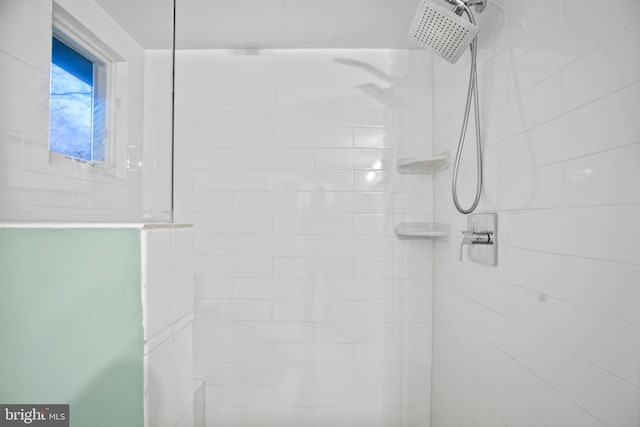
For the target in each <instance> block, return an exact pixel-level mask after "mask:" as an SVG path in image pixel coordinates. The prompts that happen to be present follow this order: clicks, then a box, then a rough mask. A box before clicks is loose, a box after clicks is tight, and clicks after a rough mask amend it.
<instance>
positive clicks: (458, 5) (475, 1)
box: [447, 0, 487, 16]
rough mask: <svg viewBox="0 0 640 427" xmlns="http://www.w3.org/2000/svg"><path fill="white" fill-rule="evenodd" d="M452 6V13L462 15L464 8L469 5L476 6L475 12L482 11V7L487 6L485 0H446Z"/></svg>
mask: <svg viewBox="0 0 640 427" xmlns="http://www.w3.org/2000/svg"><path fill="white" fill-rule="evenodd" d="M447 1H448V2H449V3H451V4H452V5H453V6H454V9H453V13H455V14H456V15H460V16H461V15H462V14H463V13H464V12H465V8H470V7H471V6H475V7H476V13H482V12H483V11H484V8H485V7H487V0H447Z"/></svg>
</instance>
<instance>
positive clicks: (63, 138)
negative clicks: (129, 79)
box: [49, 27, 107, 163]
mask: <svg viewBox="0 0 640 427" xmlns="http://www.w3.org/2000/svg"><path fill="white" fill-rule="evenodd" d="M106 69H107V62H106V61H104V60H101V59H100V58H99V56H98V55H97V54H95V53H94V52H91V51H90V50H89V49H88V48H87V47H85V46H83V45H82V43H81V41H79V40H78V39H77V38H73V37H71V36H69V35H67V34H64V33H63V32H61V31H57V32H56V30H55V27H54V34H53V38H52V49H51V101H50V117H51V118H50V131H49V151H50V152H55V153H60V154H63V155H65V156H67V157H71V158H74V159H80V160H84V161H88V162H98V163H99V162H104V161H105V140H106V114H107V112H106V107H105V105H106V103H105V96H106Z"/></svg>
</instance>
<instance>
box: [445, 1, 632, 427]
mask: <svg viewBox="0 0 640 427" xmlns="http://www.w3.org/2000/svg"><path fill="white" fill-rule="evenodd" d="M501 3H502V4H504V1H503V2H501ZM506 6H507V7H506V11H504V10H501V8H499V7H498V6H496V4H495V3H490V4H489V6H488V8H487V11H486V12H485V13H484V14H483V16H482V17H481V18H480V25H481V26H482V32H481V36H480V62H479V72H480V77H479V78H480V85H481V93H480V96H481V105H482V117H483V127H484V129H483V135H484V137H485V149H484V153H485V166H486V168H485V177H486V182H485V193H484V196H483V199H482V203H481V206H480V207H479V209H478V211H480V212H482V211H491V212H498V214H499V215H498V216H499V225H498V227H499V230H500V238H499V245H500V247H499V260H498V262H499V265H498V266H497V267H487V266H482V265H479V264H474V263H471V262H470V261H468V260H465V261H463V262H461V263H460V262H457V260H456V258H457V251H458V245H459V243H460V240H461V239H460V231H461V230H464V229H465V228H466V218H465V217H464V216H463V215H460V214H458V213H456V212H455V209H454V207H453V203H452V202H451V195H450V182H451V181H450V179H451V171H450V170H448V171H447V172H446V173H443V174H441V175H439V176H438V177H437V178H436V181H435V190H436V194H435V208H436V219H437V221H438V222H445V223H450V224H453V225H454V228H453V235H454V236H455V238H452V239H451V240H450V241H449V242H448V243H446V244H438V245H437V246H436V258H435V289H434V301H435V303H434V348H435V355H434V382H433V386H434V399H433V419H432V421H433V425H434V426H435V427H459V426H481V425H482V426H487V425H490V426H502V425H504V426H509V427H511V426H563V427H567V426H571V427H574V426H575V427H577V426H580V427H586V426H599V427H602V426H607V427H613V426H616V427H631V426H637V425H640V391H639V387H640V363H639V360H640V310H638V301H640V266H639V264H640V255H639V254H640V251H638V249H637V243H636V242H637V241H638V239H640V228H639V227H638V221H637V218H638V217H640V204H639V203H640V187H639V183H640V168H638V165H639V164H640V121H639V120H638V117H639V116H638V111H640V22H639V16H640V3H638V2H637V1H635V0H616V1H611V2H606V4H604V3H602V2H595V1H586V2H585V1H580V2H578V1H568V0H565V1H557V0H554V1H546V0H545V1H524V0H508V1H507V2H506ZM468 64H469V63H468V58H467V57H465V59H464V60H461V61H460V63H458V64H457V65H456V66H455V67H452V66H450V65H448V64H446V63H444V62H442V61H439V60H434V87H435V89H434V112H435V114H434V126H435V129H434V135H435V137H434V141H435V147H436V151H439V150H445V149H453V148H454V147H455V144H456V143H457V135H458V132H459V126H460V122H461V115H462V109H463V108H464V107H463V106H464V101H465V90H466V81H467V80H466V79H467V76H468V74H467V73H468ZM470 135H473V132H470ZM473 143H474V141H473V136H471V139H470V141H469V143H468V146H472V145H473ZM473 156H474V152H473V150H472V149H470V151H469V152H468V154H467V155H466V159H465V161H464V162H463V163H464V166H463V173H462V177H461V182H462V184H463V188H462V192H463V194H465V195H466V196H465V197H466V199H465V200H470V198H471V193H472V192H473V186H474V183H473V177H474V174H475V171H474V169H473V165H472V162H471V161H472V159H473ZM467 203H468V202H465V204H467Z"/></svg>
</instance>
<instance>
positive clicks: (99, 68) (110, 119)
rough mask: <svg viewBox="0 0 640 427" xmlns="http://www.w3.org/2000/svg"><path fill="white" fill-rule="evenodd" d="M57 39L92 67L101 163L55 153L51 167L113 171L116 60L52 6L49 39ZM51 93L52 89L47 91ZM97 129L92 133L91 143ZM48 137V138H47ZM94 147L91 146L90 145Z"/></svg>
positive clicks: (77, 23)
mask: <svg viewBox="0 0 640 427" xmlns="http://www.w3.org/2000/svg"><path fill="white" fill-rule="evenodd" d="M54 37H55V38H56V39H58V40H59V41H61V42H62V43H64V44H65V45H67V46H68V47H70V48H71V49H73V50H75V51H76V52H78V53H79V54H80V55H82V56H83V57H85V58H86V59H88V60H89V61H91V62H93V64H94V76H93V79H94V86H93V91H94V95H93V103H92V108H93V111H92V118H95V114H96V104H98V103H100V104H101V106H102V108H103V112H104V113H103V114H104V120H102V122H103V124H104V129H102V139H103V147H104V148H103V149H104V160H85V159H81V158H78V157H73V156H70V155H67V154H63V153H59V152H56V151H51V149H50V148H48V151H49V163H50V164H61V165H63V164H65V163H69V161H72V162H73V163H80V164H84V165H87V166H90V167H89V168H87V171H90V172H97V173H99V172H105V173H106V172H108V171H110V170H111V171H113V169H114V168H115V158H114V151H115V141H114V138H113V135H114V134H115V125H116V120H115V117H116V110H117V107H118V102H117V85H116V83H117V81H116V74H117V62H118V60H119V58H118V56H117V55H116V54H114V53H113V51H111V49H109V48H108V47H107V46H105V45H104V44H103V43H102V42H100V41H99V40H98V39H97V38H96V37H95V36H93V34H91V32H89V31H88V30H87V29H86V28H85V27H84V26H83V25H82V24H80V23H79V22H78V21H76V20H75V19H74V18H73V17H71V16H70V15H69V14H68V13H67V12H66V11H64V9H62V8H60V7H58V6H57V5H56V4H55V3H54V7H53V19H52V31H51V38H52V40H53V38H54ZM49 90H51V88H50V89H49ZM96 132H99V131H98V130H97V129H92V141H93V138H95V136H96ZM49 137H50V135H49ZM92 144H93V142H92ZM92 149H93V147H92Z"/></svg>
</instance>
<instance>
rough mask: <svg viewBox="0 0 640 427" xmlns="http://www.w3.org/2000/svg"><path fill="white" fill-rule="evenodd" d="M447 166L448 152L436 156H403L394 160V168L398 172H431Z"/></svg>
mask: <svg viewBox="0 0 640 427" xmlns="http://www.w3.org/2000/svg"><path fill="white" fill-rule="evenodd" d="M448 167H449V152H448V151H445V152H444V153H442V154H440V155H438V156H431V157H421V158H415V157H404V158H401V159H398V160H397V162H396V168H397V169H398V172H400V173H406V174H431V173H434V172H438V171H441V170H444V169H446V168H448Z"/></svg>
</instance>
